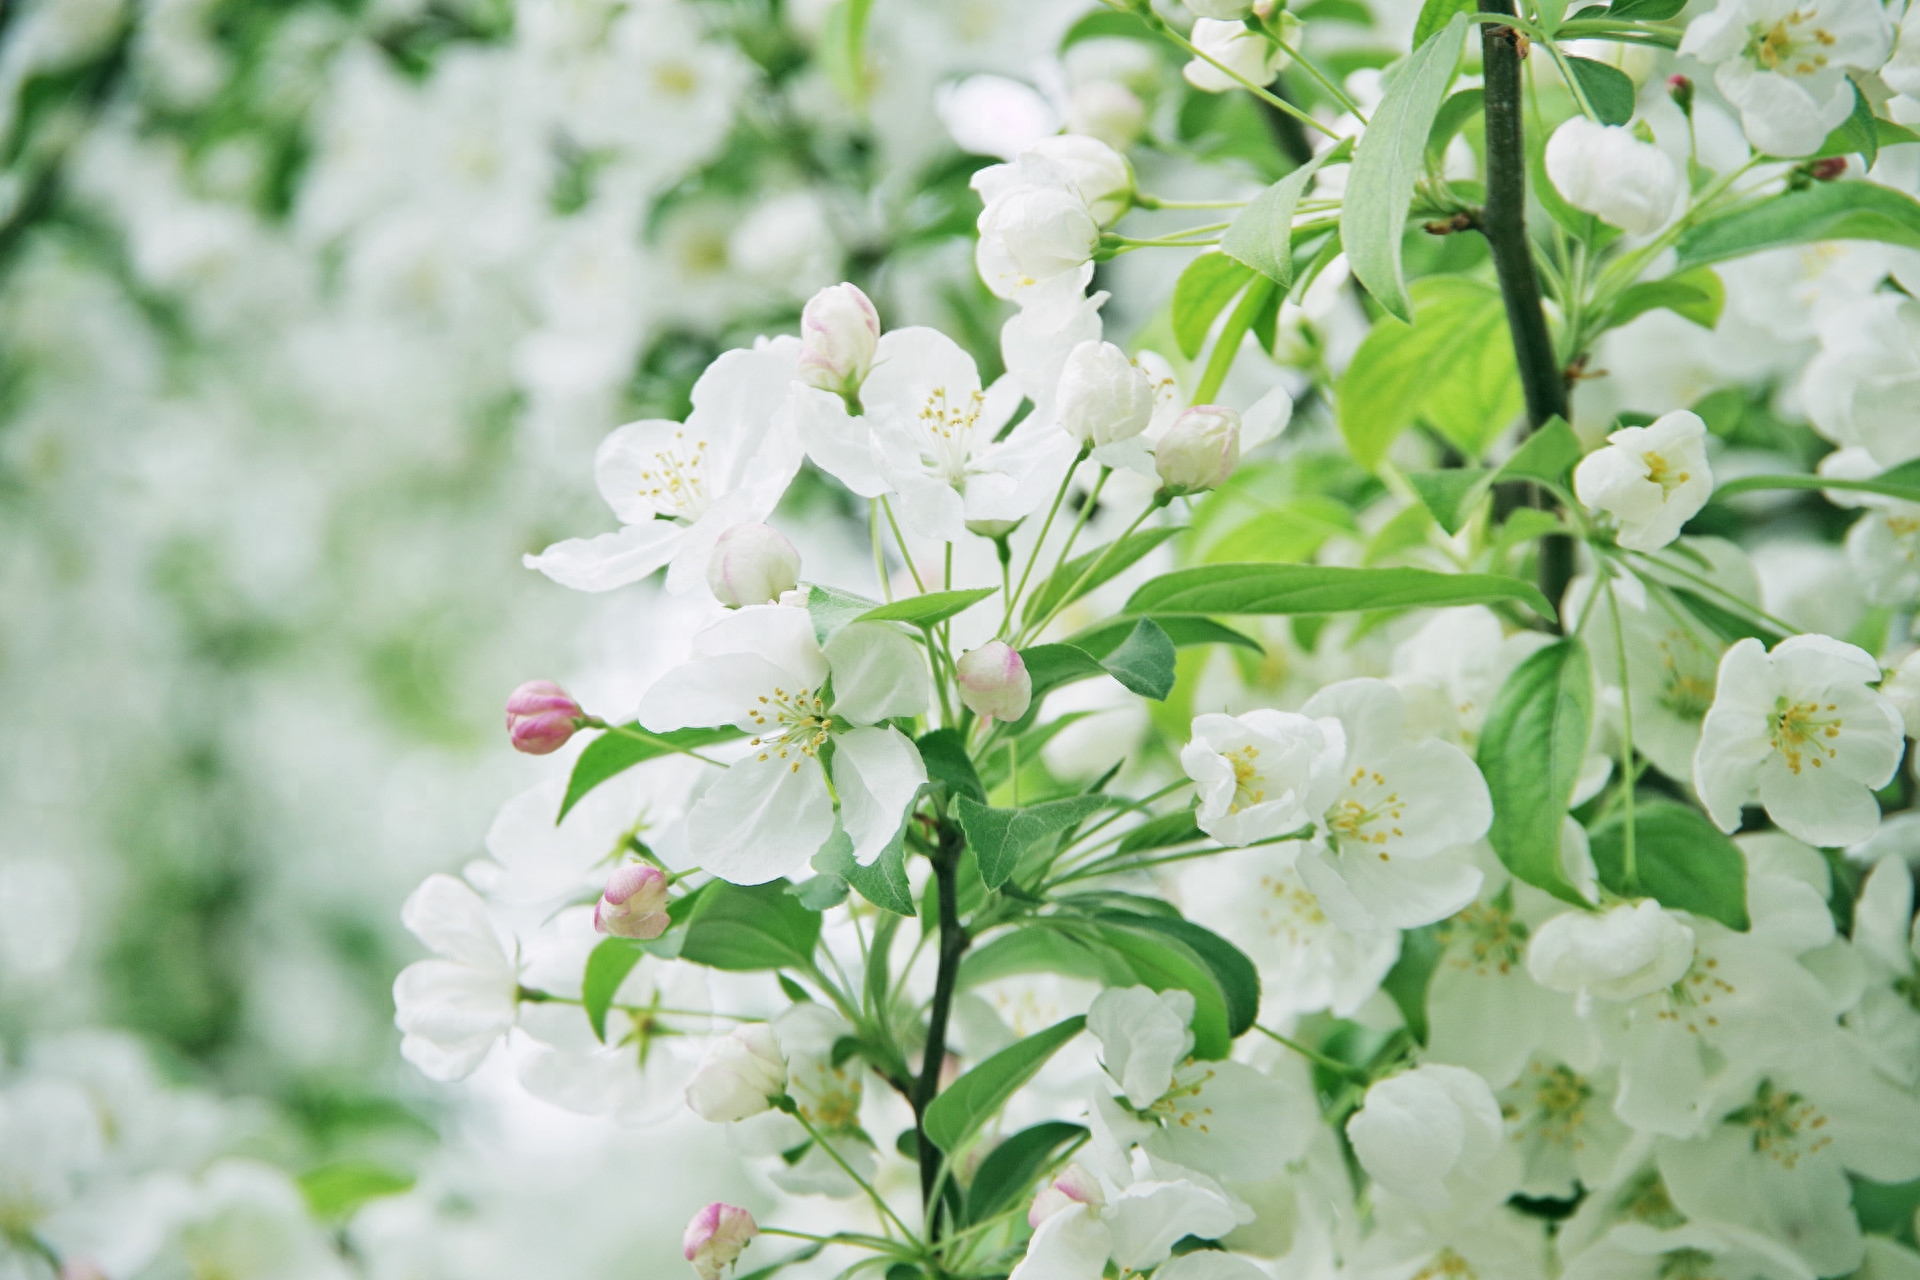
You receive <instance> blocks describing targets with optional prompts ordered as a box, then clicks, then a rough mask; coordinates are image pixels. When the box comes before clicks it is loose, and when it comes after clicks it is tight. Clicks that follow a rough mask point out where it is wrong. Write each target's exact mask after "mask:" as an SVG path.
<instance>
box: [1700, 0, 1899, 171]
mask: <svg viewBox="0 0 1920 1280" xmlns="http://www.w3.org/2000/svg"><path fill="white" fill-rule="evenodd" d="M1892 47H1893V32H1892V30H1891V29H1890V28H1889V26H1888V23H1887V17H1886V12H1885V10H1884V9H1883V8H1882V7H1881V6H1880V5H1879V4H1878V3H1876V0H1720V4H1719V6H1718V7H1716V8H1715V9H1714V10H1713V12H1711V13H1706V14H1702V15H1701V16H1700V17H1698V18H1695V19H1694V20H1693V21H1692V22H1691V23H1690V24H1688V26H1687V34H1686V36H1685V37H1684V38H1683V39H1682V40H1681V41H1680V52H1681V54H1683V55H1691V56H1693V57H1696V58H1699V59H1700V60H1701V61H1702V62H1706V63H1711V64H1713V67H1714V72H1713V82H1714V84H1715V85H1717V86H1718V87H1719V89H1720V92H1721V93H1722V94H1724V95H1725V96H1726V99H1727V101H1728V102H1730V103H1732V104H1733V106H1734V108H1735V109H1736V110H1738V111H1739V112H1740V125H1741V127H1742V128H1743V129H1744V130H1745V131H1746V135H1747V141H1749V142H1751V143H1752V144H1753V145H1754V146H1755V147H1756V148H1758V149H1759V150H1761V151H1764V152H1766V153H1768V154H1769V155H1776V156H1804V155H1806V154H1807V153H1808V152H1810V151H1814V150H1816V149H1818V148H1819V146H1820V144H1821V143H1822V142H1824V141H1825V140H1826V137H1827V135H1828V134H1829V133H1831V132H1832V131H1833V130H1834V129H1836V128H1838V127H1839V126H1840V125H1841V124H1842V123H1843V122H1845V120H1846V118H1847V116H1848V115H1849V114H1850V113H1851V112H1852V110H1853V93H1854V90H1853V84H1852V82H1851V81H1850V80H1849V79H1848V77H1847V72H1848V71H1849V70H1857V71H1876V70H1878V69H1879V67H1880V64H1881V63H1883V62H1885V61H1886V60H1887V55H1888V54H1889V53H1890V52H1891V51H1892Z"/></svg>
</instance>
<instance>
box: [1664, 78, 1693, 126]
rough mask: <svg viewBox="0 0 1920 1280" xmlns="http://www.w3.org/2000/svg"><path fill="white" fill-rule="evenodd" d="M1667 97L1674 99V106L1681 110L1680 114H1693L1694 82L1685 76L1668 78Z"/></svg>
mask: <svg viewBox="0 0 1920 1280" xmlns="http://www.w3.org/2000/svg"><path fill="white" fill-rule="evenodd" d="M1667 96H1668V97H1669V98H1672V99H1673V105H1674V106H1676V107H1678V108H1680V114H1681V115H1684V116H1691V115H1692V114H1693V81H1691V80H1689V79H1687V77H1685V76H1668V77H1667Z"/></svg>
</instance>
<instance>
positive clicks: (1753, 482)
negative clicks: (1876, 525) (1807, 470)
mask: <svg viewBox="0 0 1920 1280" xmlns="http://www.w3.org/2000/svg"><path fill="white" fill-rule="evenodd" d="M1762 489H1846V490H1851V491H1853V492H1855V493H1878V494H1883V495H1885V496H1886V497H1889V498H1898V499H1900V500H1901V501H1902V502H1920V459H1916V460H1914V461H1912V462H1903V463H1901V464H1900V465H1899V466H1897V467H1894V468H1893V469H1892V470H1890V471H1882V472H1881V473H1880V474H1879V475H1877V476H1874V477H1872V478H1871V479H1867V480H1841V479H1837V478H1836V479H1829V478H1827V477H1825V476H1742V477H1741V478H1740V479H1738V480H1729V481H1728V482H1727V483H1726V484H1723V485H1721V486H1720V487H1719V488H1718V489H1715V490H1714V491H1713V496H1714V497H1716V498H1731V497H1732V496H1733V495H1735V494H1737V493H1754V492H1757V491H1759V490H1762Z"/></svg>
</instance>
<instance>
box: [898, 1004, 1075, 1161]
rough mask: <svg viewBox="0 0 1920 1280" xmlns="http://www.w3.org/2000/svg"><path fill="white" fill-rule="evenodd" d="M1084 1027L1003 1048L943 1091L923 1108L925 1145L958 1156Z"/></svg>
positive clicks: (1062, 1028) (1056, 1029) (1069, 1026)
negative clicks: (924, 1112)
mask: <svg viewBox="0 0 1920 1280" xmlns="http://www.w3.org/2000/svg"><path fill="white" fill-rule="evenodd" d="M1086 1025H1087V1020H1086V1018H1085V1017H1084V1016H1075V1017H1071V1018H1068V1019H1066V1020H1065V1021H1064V1022H1057V1023H1055V1024H1054V1025H1053V1026H1051V1027H1048V1028H1047V1029H1046V1030H1045V1031H1041V1032H1036V1033H1035V1034H1033V1035H1030V1036H1028V1037H1027V1038H1026V1039H1024V1040H1017V1041H1015V1042H1014V1043H1013V1044H1010V1045H1008V1046H1007V1047H1006V1048H1004V1049H1002V1050H1001V1051H1000V1052H998V1053H996V1054H994V1055H993V1056H992V1057H991V1058H988V1059H987V1060H986V1061H985V1062H983V1063H981V1064H980V1065H979V1066H977V1067H975V1068H974V1069H973V1070H971V1071H969V1072H967V1073H966V1074H965V1075H963V1076H961V1077H960V1078H959V1079H958V1080H955V1081H954V1082H953V1083H952V1084H950V1085H948V1086H947V1088H946V1089H945V1090H944V1091H943V1092H942V1093H940V1095H939V1096H937V1097H936V1098H934V1100H933V1102H932V1103H931V1104H929V1105H928V1107H927V1115H926V1123H925V1129H926V1134H927V1138H928V1140H929V1141H931V1142H932V1143H933V1145H934V1146H936V1147H939V1148H940V1149H941V1150H942V1151H944V1152H946V1153H947V1154H949V1155H952V1154H953V1153H954V1152H956V1151H958V1150H959V1149H960V1147H961V1146H962V1144H964V1143H965V1142H966V1141H967V1140H968V1139H969V1138H971V1137H973V1135H974V1134H976V1133H978V1132H980V1129H981V1127H982V1126H984V1125H985V1124H986V1123H987V1121H988V1120H991V1119H992V1118H993V1117H994V1116H996V1115H998V1114H999V1113H1000V1109H1001V1108H1002V1107H1004V1106H1005V1105H1006V1104H1007V1100H1008V1099H1009V1098H1011V1097H1013V1095H1014V1094H1015V1093H1017V1092H1019V1090H1020V1087H1021V1086H1022V1085H1024V1084H1026V1083H1027V1081H1029V1080H1031V1079H1033V1077H1034V1076H1035V1075H1037V1074H1039V1071H1040V1068H1041V1067H1044V1066H1045V1065H1046V1064H1047V1059H1049V1058H1051V1057H1052V1056H1053V1055H1054V1053H1055V1052H1056V1051H1057V1050H1058V1049H1059V1048H1060V1046H1062V1045H1064V1044H1065V1043H1066V1042H1067V1041H1069V1040H1071V1039H1073V1038H1074V1037H1075V1036H1077V1035H1079V1034H1080V1032H1081V1030H1082V1029H1083V1028H1085V1027H1086Z"/></svg>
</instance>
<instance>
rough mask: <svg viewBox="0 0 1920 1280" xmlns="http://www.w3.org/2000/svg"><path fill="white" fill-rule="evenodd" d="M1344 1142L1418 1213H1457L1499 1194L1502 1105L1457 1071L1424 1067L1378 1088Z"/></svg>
mask: <svg viewBox="0 0 1920 1280" xmlns="http://www.w3.org/2000/svg"><path fill="white" fill-rule="evenodd" d="M1347 1136H1348V1138H1349V1139H1350V1140H1351V1141H1352V1143H1353V1153H1354V1155H1355V1156H1356V1157H1358V1158H1359V1161H1360V1166H1361V1167H1362V1168H1363V1169H1365V1170H1366V1171H1367V1174H1368V1176H1369V1177H1371V1178H1372V1179H1373V1180H1374V1181H1375V1182H1377V1183H1379V1184H1380V1186H1381V1187H1382V1188H1384V1189H1385V1190H1387V1191H1390V1192H1392V1193H1393V1194H1394V1195H1396V1196H1399V1197H1401V1198H1403V1199H1405V1200H1409V1201H1411V1202H1413V1203H1414V1204H1416V1205H1419V1206H1421V1207H1422V1208H1426V1209H1447V1208H1456V1209H1457V1208H1461V1207H1464V1206H1467V1205H1470V1204H1472V1203H1473V1202H1474V1201H1476V1200H1479V1199H1481V1198H1482V1197H1484V1196H1485V1195H1486V1194H1487V1193H1488V1192H1490V1191H1492V1192H1497V1191H1499V1190H1500V1183H1499V1173H1500V1169H1499V1166H1500V1164H1501V1156H1502V1154H1503V1153H1502V1146H1501V1139H1502V1136H1503V1124H1502V1121H1501V1117H1500V1106H1499V1104H1498V1103H1497V1102H1495V1101H1494V1097H1493V1091H1492V1090H1491V1089H1489V1088H1488V1087H1487V1082H1486V1081H1485V1080H1482V1079H1481V1078H1480V1077H1479V1076H1477V1075H1475V1074H1474V1073H1473V1072H1471V1071H1467V1070H1465V1069H1463V1068H1461V1067H1448V1066H1440V1065H1438V1064H1433V1063H1429V1064H1428V1065H1426V1066H1423V1067H1417V1068H1415V1069H1414V1070H1412V1071H1406V1072H1402V1073H1401V1074H1399V1075H1396V1076H1389V1077H1387V1078H1386V1079H1385V1080H1382V1081H1380V1082H1378V1083H1377V1084H1375V1085H1374V1086H1373V1087H1371V1088H1370V1089H1368V1090H1367V1094H1366V1098H1365V1100H1364V1101H1363V1102H1362V1104H1361V1107H1360V1110H1359V1111H1357V1112H1355V1113H1354V1116H1353V1118H1352V1119H1351V1120H1349V1121H1347Z"/></svg>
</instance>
